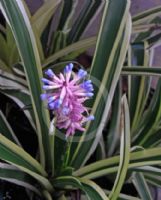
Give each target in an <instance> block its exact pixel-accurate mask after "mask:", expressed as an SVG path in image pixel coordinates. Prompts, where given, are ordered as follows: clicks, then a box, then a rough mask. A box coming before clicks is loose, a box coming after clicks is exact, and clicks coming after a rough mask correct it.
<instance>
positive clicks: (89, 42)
mask: <svg viewBox="0 0 161 200" xmlns="http://www.w3.org/2000/svg"><path fill="white" fill-rule="evenodd" d="M96 39H97V37H90V38H87V39H83V40H80V41H78V42H76V43H74V44H71V45H69V46H67V47H65V48H63V49H61V50H60V51H58V52H56V53H54V54H53V55H51V56H49V57H48V58H47V59H45V60H44V61H43V69H45V68H46V67H47V66H48V65H49V64H51V63H52V62H54V61H56V60H57V59H59V58H61V57H63V56H67V55H68V54H69V53H71V52H75V51H78V50H82V49H84V50H86V49H88V48H90V47H92V46H94V45H95V43H96Z"/></svg>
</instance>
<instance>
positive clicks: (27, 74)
mask: <svg viewBox="0 0 161 200" xmlns="http://www.w3.org/2000/svg"><path fill="white" fill-rule="evenodd" d="M77 3H78V2H77V1H73V0H64V1H61V0H58V1H55V0H49V1H45V3H44V5H43V6H42V7H41V8H40V9H39V10H38V11H37V12H36V13H35V14H34V15H33V16H31V14H30V13H29V11H28V9H27V6H26V4H25V2H23V1H18V0H12V1H11V0H0V8H1V11H2V13H3V15H4V17H5V20H6V22H7V25H6V26H3V25H0V44H1V50H0V52H2V53H1V55H0V67H1V69H2V70H1V73H0V91H1V93H3V94H5V95H6V96H8V97H9V98H11V99H12V100H14V101H15V102H16V103H17V104H18V105H19V106H20V107H21V108H23V109H22V110H23V111H24V114H25V116H26V117H27V119H28V121H29V122H30V125H31V127H32V128H33V129H34V131H35V133H36V136H37V141H38V154H37V156H36V157H35V158H34V157H32V156H31V155H30V154H29V153H27V151H26V150H25V149H24V147H23V145H22V144H21V141H19V138H18V137H17V134H16V133H14V131H13V130H12V128H11V126H10V125H9V123H8V121H7V119H6V116H5V115H4V114H3V112H0V132H1V135H0V159H1V164H0V178H1V179H3V180H7V181H9V182H15V183H16V184H18V185H21V186H23V187H25V188H27V189H28V190H30V191H32V192H33V194H34V195H35V197H36V195H37V196H39V198H40V199H41V198H42V199H43V198H45V199H48V200H51V199H59V200H61V199H62V200H63V199H73V198H74V199H86V197H87V198H88V199H92V200H102V199H103V200H107V199H110V200H115V199H129V200H132V199H134V200H135V199H136V200H139V199H140V198H141V199H146V200H147V199H152V195H151V194H150V192H149V188H148V185H147V182H148V183H151V184H152V185H157V186H160V185H161V182H160V176H161V169H160V167H159V166H160V164H161V159H160V150H161V148H160V147H159V144H160V141H161V137H160V134H159V132H160V119H161V113H160V87H161V86H160V81H159V82H158V85H157V88H156V90H155V93H154V95H153V96H152V97H151V99H150V102H149V99H148V97H149V94H150V78H149V77H145V75H146V76H147V75H148V76H150V75H160V68H158V69H156V68H150V67H148V66H150V65H151V60H152V58H153V54H152V52H153V49H154V47H155V46H156V45H157V44H159V43H158V40H159V38H160V36H159V35H158V33H157V35H155V36H154V29H153V30H152V29H151V27H152V25H154V23H160V22H159V20H158V18H157V19H156V15H158V13H160V12H161V8H160V7H158V8H154V9H152V10H148V11H146V12H144V13H141V14H139V15H138V16H135V17H133V19H132V20H131V16H130V13H129V8H130V2H129V0H121V1H120V3H118V1H117V0H109V1H105V2H101V1H92V2H91V0H88V1H86V2H85V4H84V7H83V8H82V10H81V12H80V14H79V15H78V18H77V19H76V20H75V21H74V22H73V23H71V22H72V18H73V16H75V15H74V13H75V8H76V4H77ZM101 5H102V7H103V17H102V22H101V25H100V30H99V34H98V37H97V41H96V37H92V38H87V39H83V40H79V39H80V36H81V35H82V33H83V32H84V30H85V28H86V27H87V25H88V24H89V21H90V20H91V19H93V17H94V16H95V12H96V10H100V9H99V8H100V6H101ZM56 10H57V12H59V13H61V14H60V17H59V20H58V25H57V28H56V30H55V31H54V32H53V30H52V29H51V27H52V16H53V14H54V12H55V11H56ZM156 20H157V21H156ZM147 21H148V22H149V23H147ZM131 22H133V33H134V36H133V41H132V43H130V38H131V30H132V27H131V26H132V23H131ZM145 22H146V23H145ZM144 23H145V25H143V24H144ZM140 24H141V25H140ZM9 27H10V28H9ZM11 31H12V33H13V35H12V34H11ZM152 33H153V35H152ZM51 35H52V37H51ZM13 36H14V38H15V41H14V38H13ZM95 43H96V49H95V53H94V57H93V60H92V66H91V68H90V72H89V77H88V75H87V72H86V71H85V70H84V69H82V68H79V69H78V68H76V67H74V66H73V64H71V62H69V60H71V59H74V58H75V57H76V56H77V55H79V54H80V53H82V52H84V51H85V50H86V49H88V48H89V47H91V46H93V45H94V44H95ZM2 44H3V45H2ZM11 44H14V50H13V51H11V48H10V47H11V46H13V45H11ZM15 44H16V45H15ZM154 44H155V45H154ZM153 45H154V46H153ZM16 46H17V48H16ZM17 50H18V51H17ZM8 51H9V52H10V51H11V52H12V54H9V53H8ZM4 52H5V53H4ZM18 52H19V54H18ZM11 55H13V56H11ZM8 58H10V59H8ZM64 61H67V65H66V67H65V69H64V72H63V73H62V63H63V62H64ZM73 63H75V62H74V61H73ZM53 66H54V67H53ZM64 66H65V65H64V64H63V67H64ZM123 66H124V67H123ZM51 68H52V69H51ZM43 74H44V75H43ZM121 74H123V75H130V76H128V78H127V81H126V84H124V86H127V87H128V90H126V94H127V97H126V96H125V95H124V96H122V91H123V89H122V88H123V87H121V84H120V82H121ZM45 75H46V76H47V77H46V78H42V77H43V76H45ZM132 75H135V76H132ZM138 75H139V76H138ZM41 81H43V83H44V85H43V86H42V82H41ZM92 82H93V85H92ZM42 87H43V90H45V91H46V93H44V92H43V90H42ZM40 96H41V98H40ZM42 100H45V101H46V104H44V103H43V101H42ZM86 100H87V101H86ZM28 105H29V107H28ZM49 110H50V111H51V112H50V113H51V116H52V118H51V120H50V117H49ZM110 111H111V112H110ZM110 113H111V114H110ZM108 116H110V117H109V118H108ZM94 118H95V119H94ZM130 124H131V125H130ZM107 127H108V128H107ZM22 134H23V133H22ZM29 137H30V136H29ZM118 143H119V144H120V145H118ZM31 145H32V140H31ZM118 147H119V148H118ZM92 155H94V156H95V160H96V162H93V163H91V160H90V161H89V158H91V156H92ZM3 161H5V162H3ZM87 161H88V164H87ZM153 165H155V166H153ZM152 166H153V167H152ZM111 174H114V175H115V176H110V177H109V175H111ZM100 177H104V179H103V180H104V181H107V180H109V179H110V181H112V183H113V184H112V187H111V188H110V191H109V190H107V189H109V187H104V185H101V184H100V186H99V185H98V181H97V178H100ZM125 182H128V183H129V182H130V183H132V184H133V185H134V186H135V188H136V190H137V192H138V194H136V197H133V196H130V195H125V194H122V193H120V192H121V189H122V187H123V185H124V183H125ZM84 193H85V194H84ZM73 195H74V197H73ZM85 195H86V197H85ZM30 198H32V197H31V195H30Z"/></svg>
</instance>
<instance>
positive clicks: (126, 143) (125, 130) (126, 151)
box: [109, 96, 130, 200]
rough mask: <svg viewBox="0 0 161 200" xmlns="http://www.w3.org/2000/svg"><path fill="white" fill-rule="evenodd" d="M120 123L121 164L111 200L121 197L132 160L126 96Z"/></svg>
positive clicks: (123, 100) (110, 196)
mask: <svg viewBox="0 0 161 200" xmlns="http://www.w3.org/2000/svg"><path fill="white" fill-rule="evenodd" d="M120 123H121V124H120V126H121V129H122V130H121V146H120V163H119V167H118V172H117V176H116V180H115V183H114V186H113V188H112V191H111V193H110V195H109V198H110V199H111V200H116V199H117V198H118V196H119V193H120V191H121V188H122V186H123V184H124V181H125V178H126V174H127V170H128V165H129V159H130V116H129V109H128V104H127V99H126V97H125V96H124V97H123V99H122V115H121V122H120Z"/></svg>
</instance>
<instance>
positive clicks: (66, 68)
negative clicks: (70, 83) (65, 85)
mask: <svg viewBox="0 0 161 200" xmlns="http://www.w3.org/2000/svg"><path fill="white" fill-rule="evenodd" d="M72 69H73V64H72V63H70V64H69V65H67V66H66V67H65V68H64V73H65V74H66V73H69V72H71V71H72Z"/></svg>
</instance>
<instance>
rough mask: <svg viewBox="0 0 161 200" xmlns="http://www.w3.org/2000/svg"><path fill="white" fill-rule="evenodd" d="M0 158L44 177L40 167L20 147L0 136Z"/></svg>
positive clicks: (44, 173)
mask: <svg viewBox="0 0 161 200" xmlns="http://www.w3.org/2000/svg"><path fill="white" fill-rule="evenodd" d="M0 149H1V151H0V158H1V159H2V160H5V161H7V162H10V163H13V164H16V165H20V166H23V167H26V168H28V169H30V170H32V171H34V172H36V173H39V174H42V175H44V176H46V172H45V171H44V170H43V168H42V166H41V165H40V164H39V163H38V162H37V161H36V160H35V159H34V158H33V157H31V156H30V155H29V154H28V153H27V152H25V151H24V150H23V149H22V148H21V147H19V146H17V145H16V144H15V143H13V142H11V141H10V140H9V139H7V138H6V137H4V136H3V135H2V134H0Z"/></svg>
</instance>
